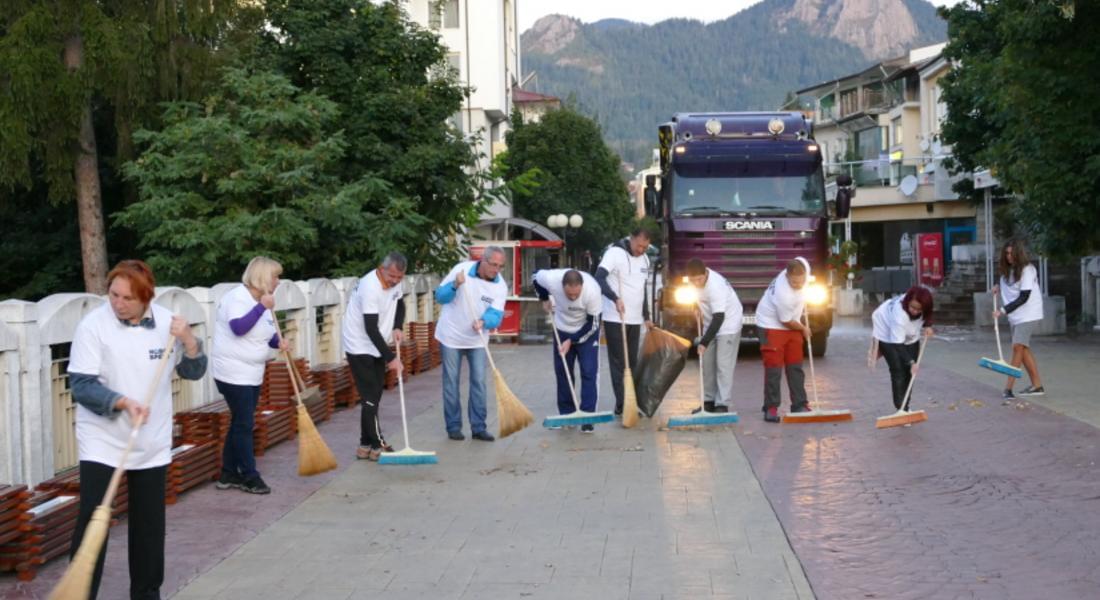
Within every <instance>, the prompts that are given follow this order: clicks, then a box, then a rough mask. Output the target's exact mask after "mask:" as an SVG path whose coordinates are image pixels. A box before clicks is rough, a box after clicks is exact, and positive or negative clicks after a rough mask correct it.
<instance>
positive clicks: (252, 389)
mask: <svg viewBox="0 0 1100 600" xmlns="http://www.w3.org/2000/svg"><path fill="white" fill-rule="evenodd" d="M214 385H215V386H217V388H218V392H219V393H221V395H222V396H225V403H226V404H228V405H229V414H230V415H232V419H231V420H230V422H229V431H228V432H226V434H225V446H224V447H223V448H222V471H224V472H225V473H229V474H231V475H237V476H240V477H241V478H242V479H245V480H248V479H252V478H253V477H258V476H259V475H260V472H259V471H257V470H256V455H255V453H254V452H255V448H254V446H253V441H252V429H253V428H254V427H255V421H256V403H257V402H259V400H260V386H258V385H236V384H232V383H226V382H224V381H218V380H217V379H215V380H214Z"/></svg>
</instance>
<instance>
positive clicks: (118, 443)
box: [69, 303, 183, 470]
mask: <svg viewBox="0 0 1100 600" xmlns="http://www.w3.org/2000/svg"><path fill="white" fill-rule="evenodd" d="M151 309H152V313H153V315H152V316H153V321H154V322H155V323H156V326H155V327H154V328H153V329H146V328H144V327H130V326H128V325H123V324H122V323H120V322H119V320H118V317H116V316H115V313H114V311H113V310H111V305H110V304H109V303H104V304H102V305H101V306H99V307H98V308H96V309H95V310H93V311H92V312H90V313H88V314H87V315H85V317H84V318H83V319H81V320H80V323H79V324H78V325H77V326H76V334H75V335H74V336H73V343H72V353H71V355H70V356H69V372H70V373H80V374H82V375H92V376H96V377H98V379H99V382H100V383H101V384H103V385H104V386H105V387H107V388H108V389H110V390H111V391H114V392H118V393H119V394H122V395H123V396H126V397H127V398H130V399H132V400H134V401H136V402H145V401H147V400H148V398H147V397H146V394H148V393H149V385H150V384H151V383H152V382H153V377H154V376H155V375H156V372H157V366H158V365H159V364H160V359H161V356H163V353H164V352H165V350H166V348H165V345H164V344H165V342H167V341H168V339H169V338H168V331H169V328H170V327H171V325H172V312H171V311H169V310H168V309H167V308H164V307H162V306H158V305H156V304H153V305H151ZM172 341H173V342H174V341H175V340H174V339H173V340H172ZM182 351H183V348H182V345H181V344H178V343H177V344H176V349H175V354H174V355H173V356H171V357H170V358H169V359H168V361H169V364H167V365H165V366H164V373H162V374H161V376H160V381H159V382H158V383H157V388H156V391H155V392H154V393H153V398H152V400H151V401H149V419H148V421H146V423H145V424H144V425H142V426H141V428H140V429H138V435H137V440H136V441H135V442H134V449H133V450H132V451H131V452H130V456H129V457H128V458H127V459H126V465H125V468H126V469H128V470H130V469H151V468H153V467H161V466H164V465H167V464H168V463H170V462H172V373H171V369H172V366H173V365H175V364H176V362H177V361H178V360H179V357H180V356H182V354H181V353H182ZM129 438H130V415H129V413H127V412H125V411H123V412H122V413H121V414H119V415H115V416H114V417H113V418H112V417H105V416H100V415H97V414H95V413H93V412H92V411H90V410H88V409H87V408H84V407H83V406H81V405H79V404H78V405H77V407H76V443H77V448H78V452H79V455H80V460H87V461H92V462H97V463H100V464H104V465H107V466H109V467H117V466H118V461H119V459H120V458H122V451H123V449H125V448H126V443H127V442H128V441H129Z"/></svg>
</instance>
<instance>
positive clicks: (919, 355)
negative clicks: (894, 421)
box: [898, 336, 928, 412]
mask: <svg viewBox="0 0 1100 600" xmlns="http://www.w3.org/2000/svg"><path fill="white" fill-rule="evenodd" d="M921 337H922V339H921V341H920V351H919V352H917V362H916V365H915V366H917V367H920V359H921V358H924V347H925V346H927V345H928V337H927V336H921ZM916 381H917V378H916V376H913V377H910V378H909V388H908V389H906V390H905V399H904V400H902V402H901V408H899V409H898V412H901V411H903V410H904V411H908V410H909V395H910V394H912V393H913V383H914V382H916Z"/></svg>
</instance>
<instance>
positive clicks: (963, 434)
mask: <svg viewBox="0 0 1100 600" xmlns="http://www.w3.org/2000/svg"><path fill="white" fill-rule="evenodd" d="M866 336H867V330H866V329H865V328H864V326H863V325H862V324H859V323H854V324H847V323H842V324H841V325H839V326H838V328H837V329H836V330H835V333H834V336H833V337H832V338H831V340H830V348H829V354H828V356H827V357H826V358H824V359H821V360H819V361H817V363H816V365H815V366H816V367H817V373H818V384H819V392H820V397H821V401H820V404H822V405H826V406H834V407H841V406H843V407H846V408H851V409H852V411H853V413H854V416H855V419H854V421H853V422H850V423H841V424H807V425H770V424H765V423H763V422H762V421H761V419H760V412H759V405H760V395H761V385H762V379H763V377H762V373H761V366H760V362H759V357H758V356H757V355H756V353H755V352H752V351H751V350H750V349H746V351H745V352H744V354H745V356H744V357H743V358H744V360H742V362H741V363H739V365H738V368H737V374H736V386H737V391H736V392H735V398H734V399H735V404H736V407H737V409H738V411H739V412H740V413H741V416H742V418H743V421H742V423H741V424H739V425H737V426H734V427H730V428H724V429H711V430H700V431H667V430H664V429H663V428H662V427H660V425H662V424H663V419H661V420H659V421H655V422H650V421H645V420H643V421H642V426H641V427H640V428H638V429H635V430H633V431H626V430H622V429H621V428H619V427H618V425H614V426H604V427H601V428H598V429H597V432H596V434H595V435H591V436H589V435H582V434H580V433H579V432H577V431H560V432H552V431H546V430H544V429H542V428H541V427H538V426H533V427H531V428H530V429H528V430H526V431H524V432H521V433H520V434H517V435H516V436H513V437H512V438H509V439H507V440H504V441H498V442H497V443H493V444H486V443H483V442H474V441H469V440H467V441H464V442H452V441H449V440H446V439H445V437H444V434H443V427H442V417H441V415H440V408H439V398H438V382H439V372H438V371H432V372H429V373H427V374H424V375H418V376H414V377H413V378H412V379H411V380H410V384H409V386H408V388H407V391H408V395H409V400H410V402H411V404H412V406H413V410H414V412H415V413H416V416H415V417H414V418H413V420H412V422H411V423H410V426H411V428H412V435H413V439H414V444H413V445H414V447H416V448H418V449H425V450H427V449H430V450H436V451H437V452H438V453H439V465H436V466H415V467H412V466H409V467H380V466H378V465H376V464H372V463H366V462H355V461H354V460H347V457H349V456H352V453H353V450H354V446H355V442H356V439H355V437H356V431H357V427H358V418H357V417H358V415H357V413H356V412H354V411H344V412H341V413H337V415H336V417H335V418H334V419H333V420H332V421H331V422H329V423H325V424H324V425H322V427H321V432H322V434H323V435H324V436H325V437H326V439H327V440H328V441H329V443H330V445H332V447H333V449H334V450H335V451H336V452H337V454H338V456H339V457H340V458H341V461H342V462H341V465H340V470H339V471H338V472H336V473H330V474H326V475H323V476H320V477H317V478H312V479H300V478H298V477H297V476H296V475H295V474H294V461H295V457H296V447H295V445H293V444H283V445H281V446H279V447H276V448H275V449H273V451H271V452H269V454H268V455H267V456H265V457H264V458H262V459H260V464H261V468H262V469H263V472H264V474H265V477H267V479H268V481H269V482H270V483H271V485H272V487H273V488H274V489H275V493H274V494H272V495H271V496H266V497H255V496H247V495H244V494H241V493H239V492H234V491H224V492H218V491H216V490H215V489H214V488H213V486H207V487H205V488H203V489H201V490H197V491H194V492H190V493H188V494H185V495H184V496H183V497H182V498H181V500H180V502H179V504H177V505H175V506H172V507H169V513H168V518H169V533H168V549H169V550H168V554H169V557H168V574H167V581H166V584H165V589H164V592H165V594H166V596H167V595H171V594H175V597H176V598H180V599H198V598H227V599H228V598H260V597H263V598H275V599H279V598H336V599H342V598H368V597H370V598H373V597H379V596H382V597H386V598H387V599H392V598H601V599H603V598H607V599H612V598H738V599H744V598H753V599H772V598H776V599H787V598H790V599H809V598H814V597H816V598H821V599H834V598H835V599H844V600H846V599H852V598H937V599H938V598H991V599H993V598H997V599H1002V598H1037V597H1044V596H1045V597H1050V598H1059V599H1061V598H1095V597H1097V596H1098V593H1097V591H1096V590H1098V589H1100V581H1098V576H1097V575H1096V574H1095V573H1096V572H1097V567H1100V536H1098V535H1097V533H1100V516H1098V513H1097V511H1096V509H1095V504H1096V501H1097V498H1100V483H1098V481H1100V477H1098V475H1100V467H1098V466H1097V464H1096V463H1097V462H1100V447H1098V445H1100V435H1098V432H1097V429H1096V425H1097V424H1100V407H1098V406H1096V394H1095V391H1094V390H1095V387H1096V384H1097V383H1098V382H1100V381H1098V380H1097V378H1096V375H1095V372H1094V369H1095V365H1096V364H1098V361H1100V343H1097V340H1096V339H1095V338H1086V339H1079V340H1065V339H1057V340H1054V339H1052V340H1040V341H1039V342H1037V344H1036V356H1037V358H1038V360H1039V364H1040V368H1042V369H1043V373H1044V376H1045V379H1046V380H1045V382H1044V383H1045V384H1046V387H1047V390H1048V394H1049V396H1048V397H1047V398H1046V399H1044V400H1042V401H1041V402H1039V401H1032V400H1021V401H1018V402H1015V403H1011V404H1007V405H1003V404H1002V402H1001V400H1000V392H999V390H1000V387H1001V384H1002V383H1003V380H1002V378H1001V377H1000V376H998V375H995V374H992V373H987V372H985V371H982V370H980V369H978V367H977V366H976V365H975V363H976V360H977V357H978V356H980V355H982V354H986V355H989V354H991V353H992V352H993V347H992V342H991V341H989V339H987V338H989V336H983V335H980V334H979V335H970V334H968V333H967V332H965V331H962V330H959V331H951V330H945V331H944V332H942V335H941V337H940V338H938V339H937V340H936V341H935V342H933V344H934V345H933V346H931V347H930V348H929V350H928V354H927V356H926V362H927V364H926V366H925V367H924V368H923V370H922V372H921V374H920V377H919V379H918V382H917V385H916V394H915V398H914V405H915V406H917V407H920V408H924V409H926V410H928V412H929V421H928V422H927V423H922V424H919V425H916V426H914V427H911V428H898V429H891V430H883V431H879V430H876V429H875V428H874V418H875V417H877V416H880V415H883V414H887V413H888V412H890V410H891V409H892V405H891V404H890V400H889V384H888V374H887V372H886V369H885V365H884V364H882V363H880V364H879V367H878V370H877V371H875V372H869V371H867V369H866V367H865V366H864V353H865V352H866V340H867V337H866ZM990 339H991V338H990ZM494 356H495V357H496V359H497V362H498V364H499V365H500V367H501V368H502V370H503V371H504V372H505V374H506V377H507V379H508V381H509V384H510V385H511V387H512V389H513V390H514V391H515V392H516V393H517V394H518V395H519V396H520V397H521V398H522V399H523V400H524V401H525V402H526V403H527V404H528V405H529V406H530V407H531V408H532V410H533V411H534V412H535V413H536V415H539V416H540V417H541V415H543V414H545V413H547V412H549V411H551V410H552V406H553V404H554V400H553V387H552V386H553V377H552V374H551V372H550V350H549V348H548V347H545V346H522V347H515V346H499V347H496V348H495V350H494ZM1088 365H1092V366H1091V367H1088ZM1090 368H1091V369H1092V370H1089V369H1090ZM697 381H698V379H697V373H696V371H695V366H694V363H690V364H689V365H688V368H687V369H685V371H684V373H683V374H682V375H681V378H680V380H679V381H678V383H677V385H676V386H675V388H674V390H673V392H672V393H671V394H670V397H669V398H668V399H666V402H665V405H664V406H663V407H662V411H661V412H662V414H663V415H664V416H665V417H667V416H668V415H669V414H674V413H679V412H686V411H687V410H688V409H690V407H691V406H692V405H693V404H694V403H695V402H697V396H696V394H697V393H698V389H697ZM602 391H603V393H602V402H603V406H604V407H605V408H607V407H610V397H611V396H610V386H609V385H607V381H606V377H605V378H604V383H603V386H602ZM396 400H397V396H396V394H395V393H387V397H386V399H385V401H384V402H385V404H384V406H383V413H384V416H385V417H386V427H387V429H386V430H387V432H388V437H390V438H391V441H393V442H395V444H396V442H398V441H399V440H400V434H399V427H400V425H399V420H398V412H397V402H396ZM1047 406H1050V407H1052V408H1054V409H1056V410H1059V411H1064V412H1067V413H1071V414H1073V417H1072V418H1071V417H1069V416H1064V415H1062V414H1058V413H1057V412H1054V411H1053V410H1050V409H1048V408H1047ZM493 412H494V411H491V414H492V413H493ZM491 429H495V423H494V424H493V426H491ZM466 433H467V434H468V433H469V431H468V429H467V431H466ZM111 533H112V536H111V549H110V556H109V560H108V569H107V571H108V573H107V576H106V580H105V584H104V592H103V594H102V595H101V598H120V597H124V596H125V590H126V589H127V588H126V586H127V579H128V578H127V575H126V567H125V564H126V560H125V527H115V528H113V529H112V531H111ZM62 567H63V565H62V564H61V563H59V562H56V561H55V563H54V564H52V565H50V566H49V567H48V568H46V569H44V570H43V571H42V573H41V575H40V576H39V579H38V580H36V581H35V582H32V583H31V584H29V585H23V586H16V585H15V583H14V581H13V580H12V579H11V578H7V579H2V580H0V596H2V597H4V598H23V597H43V595H44V593H45V591H47V590H48V589H49V584H50V582H52V581H54V580H55V579H56V577H57V576H58V574H59V573H60V571H61V569H62Z"/></svg>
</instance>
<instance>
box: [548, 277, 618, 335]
mask: <svg viewBox="0 0 1100 600" xmlns="http://www.w3.org/2000/svg"><path fill="white" fill-rule="evenodd" d="M568 271H569V269H546V270H542V271H539V272H537V273H535V282H536V283H538V284H539V285H540V286H542V288H543V289H545V290H546V291H548V292H550V297H551V298H553V299H554V306H555V310H554V325H555V326H556V327H557V328H558V330H559V331H564V332H565V333H576V332H578V331H580V329H581V327H584V322H585V320H587V318H588V316H589V315H592V316H593V317H596V318H599V316H600V311H602V310H603V293H602V292H600V284H599V283H597V282H596V278H595V277H592V276H591V275H589V274H588V273H585V272H584V271H578V273H580V274H581V278H582V280H583V283H582V284H581V294H580V295H579V296H577V299H576V300H570V299H569V298H567V297H566V296H565V287H564V286H562V283H561V280H562V277H565V274H566V273H567V272H568ZM598 328H599V323H596V325H595V326H594V327H593V329H598Z"/></svg>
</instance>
